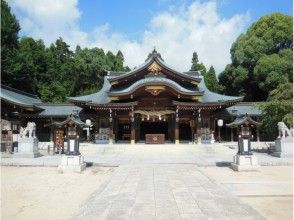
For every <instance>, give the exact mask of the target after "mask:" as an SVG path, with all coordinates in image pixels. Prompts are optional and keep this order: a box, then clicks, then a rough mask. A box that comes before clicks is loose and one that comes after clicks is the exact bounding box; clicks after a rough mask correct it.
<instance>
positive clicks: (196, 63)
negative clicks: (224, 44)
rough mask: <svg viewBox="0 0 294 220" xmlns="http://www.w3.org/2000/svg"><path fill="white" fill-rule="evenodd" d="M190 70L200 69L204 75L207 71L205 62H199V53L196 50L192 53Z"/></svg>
mask: <svg viewBox="0 0 294 220" xmlns="http://www.w3.org/2000/svg"><path fill="white" fill-rule="evenodd" d="M190 71H199V72H200V73H201V74H202V75H205V73H206V67H205V66H204V64H203V63H199V60H198V54H197V53H196V52H193V55H192V66H191V69H190Z"/></svg>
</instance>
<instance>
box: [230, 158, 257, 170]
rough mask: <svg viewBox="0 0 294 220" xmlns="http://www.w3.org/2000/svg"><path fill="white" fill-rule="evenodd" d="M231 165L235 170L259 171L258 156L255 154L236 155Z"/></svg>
mask: <svg viewBox="0 0 294 220" xmlns="http://www.w3.org/2000/svg"><path fill="white" fill-rule="evenodd" d="M233 160H234V162H233V163H232V164H231V167H232V169H233V170H234V171H239V172H240V171H259V169H260V166H259V165H258V162H257V158H256V156H254V155H235V156H234V158H233Z"/></svg>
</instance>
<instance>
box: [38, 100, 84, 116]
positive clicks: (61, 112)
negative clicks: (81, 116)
mask: <svg viewBox="0 0 294 220" xmlns="http://www.w3.org/2000/svg"><path fill="white" fill-rule="evenodd" d="M38 107H41V108H42V109H44V110H43V111H41V112H39V113H37V114H36V116H37V117H53V118H54V117H67V116H68V115H70V114H71V113H72V112H73V111H74V110H77V111H78V112H80V111H81V110H82V108H80V107H78V106H75V105H73V104H71V103H62V104H51V103H42V104H38Z"/></svg>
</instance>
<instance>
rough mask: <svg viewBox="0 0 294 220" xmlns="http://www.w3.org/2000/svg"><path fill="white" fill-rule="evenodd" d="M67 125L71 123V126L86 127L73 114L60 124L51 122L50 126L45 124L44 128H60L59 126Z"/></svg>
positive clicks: (77, 116)
mask: <svg viewBox="0 0 294 220" xmlns="http://www.w3.org/2000/svg"><path fill="white" fill-rule="evenodd" d="M69 123H73V124H75V125H78V126H80V127H88V125H87V124H86V123H85V122H83V121H81V119H80V117H79V115H78V114H74V113H72V114H70V115H69V116H68V117H67V118H66V120H64V121H61V122H59V121H55V122H52V123H50V124H46V125H45V127H47V126H57V127H61V126H64V125H66V124H69Z"/></svg>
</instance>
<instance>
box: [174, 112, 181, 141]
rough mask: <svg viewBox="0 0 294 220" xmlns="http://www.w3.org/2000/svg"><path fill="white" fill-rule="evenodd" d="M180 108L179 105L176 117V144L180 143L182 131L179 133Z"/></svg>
mask: <svg viewBox="0 0 294 220" xmlns="http://www.w3.org/2000/svg"><path fill="white" fill-rule="evenodd" d="M179 121H180V119H179V109H178V107H177V110H176V117H175V144H179V143H180V133H179Z"/></svg>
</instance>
